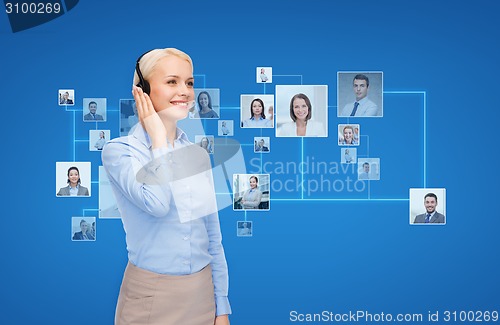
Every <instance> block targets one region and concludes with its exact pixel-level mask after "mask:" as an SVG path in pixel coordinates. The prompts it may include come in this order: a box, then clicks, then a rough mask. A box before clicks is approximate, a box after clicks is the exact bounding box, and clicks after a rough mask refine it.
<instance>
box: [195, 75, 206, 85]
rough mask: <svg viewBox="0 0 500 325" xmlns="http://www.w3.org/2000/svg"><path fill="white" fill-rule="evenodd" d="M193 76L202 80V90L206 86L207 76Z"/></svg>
mask: <svg viewBox="0 0 500 325" xmlns="http://www.w3.org/2000/svg"><path fill="white" fill-rule="evenodd" d="M194 76H195V77H201V78H203V88H206V87H207V85H206V81H207V76H206V75H204V74H195V75H194Z"/></svg>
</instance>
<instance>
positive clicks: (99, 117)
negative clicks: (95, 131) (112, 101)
mask: <svg viewBox="0 0 500 325" xmlns="http://www.w3.org/2000/svg"><path fill="white" fill-rule="evenodd" d="M83 120H84V121H104V118H103V117H102V115H99V114H95V118H94V116H92V114H90V113H87V114H85V115H84V116H83Z"/></svg>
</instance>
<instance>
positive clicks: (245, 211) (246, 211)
mask: <svg viewBox="0 0 500 325" xmlns="http://www.w3.org/2000/svg"><path fill="white" fill-rule="evenodd" d="M245 221H247V210H245Z"/></svg>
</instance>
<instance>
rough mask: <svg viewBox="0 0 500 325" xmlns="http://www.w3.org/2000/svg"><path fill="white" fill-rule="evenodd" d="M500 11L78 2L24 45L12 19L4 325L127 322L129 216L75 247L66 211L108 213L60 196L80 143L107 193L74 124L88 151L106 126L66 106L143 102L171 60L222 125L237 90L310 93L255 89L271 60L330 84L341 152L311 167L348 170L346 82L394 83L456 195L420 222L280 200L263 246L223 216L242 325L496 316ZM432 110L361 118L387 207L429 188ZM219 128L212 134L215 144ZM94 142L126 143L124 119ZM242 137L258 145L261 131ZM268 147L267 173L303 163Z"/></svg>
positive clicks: (330, 143) (323, 147)
mask: <svg viewBox="0 0 500 325" xmlns="http://www.w3.org/2000/svg"><path fill="white" fill-rule="evenodd" d="M499 9H500V5H499V4H498V2H496V1H483V0H479V1H465V2H458V1H446V2H434V1H419V2H416V1H413V2H409V1H376V2H374V1H364V0H363V1H356V2H347V1H317V0H313V1H307V2H306V1H296V0H290V1H261V0H256V1H251V2H250V1H248V2H237V1H231V2H229V1H223V2H209V1H198V0H196V1H190V2H183V1H177V2H174V1H168V2H166V1H144V4H139V3H138V2H137V1H120V2H119V4H118V3H116V2H115V3H108V2H106V1H81V2H80V3H79V4H78V6H76V7H75V8H74V9H73V10H71V11H70V12H68V13H66V14H64V15H63V16H61V17H59V18H57V19H55V20H53V21H51V22H48V23H46V24H44V25H41V26H38V27H35V28H33V29H30V30H26V31H23V32H19V33H15V34H13V33H12V32H11V30H10V26H9V23H8V19H7V16H6V14H4V13H1V14H0V43H1V44H2V46H1V48H2V58H3V60H2V61H3V63H2V64H1V65H0V75H1V78H0V80H1V81H0V84H1V94H2V99H3V100H2V114H3V117H2V119H3V130H4V131H3V139H4V141H3V144H4V146H3V147H4V153H3V154H2V158H3V159H2V161H3V168H2V170H1V175H2V177H1V179H2V182H3V184H4V190H3V191H2V192H3V195H2V196H3V198H2V203H3V204H2V205H3V210H4V213H3V222H2V235H1V236H0V244H1V247H2V248H3V252H2V258H1V260H2V268H1V269H2V271H1V276H2V294H1V295H0V297H1V298H0V305H1V306H2V308H1V309H2V312H1V313H0V323H2V324H73V325H76V324H111V323H112V321H113V318H114V310H115V304H116V299H117V295H118V290H119V285H120V282H121V279H122V275H123V270H124V267H125V265H126V262H127V257H126V249H125V240H124V232H123V228H122V225H121V222H120V221H119V220H102V219H99V220H97V227H98V229H97V241H96V242H93V243H88V242H86V243H85V242H72V241H71V239H70V229H71V217H72V216H78V215H82V212H83V209H95V208H97V206H98V195H97V193H98V191H97V190H98V186H97V185H98V184H96V183H94V184H92V193H93V196H92V197H91V198H75V199H58V198H56V197H55V195H54V191H55V190H54V188H55V185H54V180H55V162H56V161H71V160H73V150H74V149H73V148H74V146H75V155H76V159H77V161H92V172H93V174H92V180H93V181H97V175H98V173H97V166H98V165H99V164H100V157H99V154H98V153H95V152H89V151H88V143H86V142H83V143H76V144H74V142H73V114H75V117H76V123H75V126H76V131H75V134H76V138H77V139H84V138H86V137H88V130H89V128H95V125H87V124H84V123H82V122H80V121H81V112H80V111H78V112H76V113H73V112H66V111H65V110H64V108H62V107H59V106H58V105H57V91H58V89H64V88H74V89H75V90H76V105H75V106H74V108H79V109H81V100H82V98H83V97H106V98H107V99H108V109H110V110H116V109H118V101H119V99H120V98H130V83H131V79H132V73H133V69H134V64H135V60H136V58H137V57H138V56H139V55H140V54H142V53H143V52H144V51H146V50H149V49H151V48H157V47H169V46H172V47H177V48H180V49H182V50H184V51H186V52H187V53H189V54H190V55H191V56H192V58H193V61H194V63H195V74H203V75H205V76H206V80H205V82H206V87H207V88H220V89H221V92H220V93H221V106H222V113H221V115H222V116H221V117H222V118H223V119H234V120H236V121H238V120H239V112H238V111H237V110H230V109H227V110H224V107H236V106H239V98H240V94H254V93H263V92H264V89H266V92H267V93H273V92H274V85H276V84H297V83H299V80H298V78H292V77H289V78H286V77H276V78H273V86H270V85H266V86H264V85H262V84H256V83H255V68H256V67H257V66H272V67H273V73H274V74H275V75H276V74H280V75H285V74H290V75H292V74H293V75H302V76H303V83H304V84H316V85H323V84H324V85H328V92H329V105H331V106H332V107H330V110H329V132H330V138H327V139H304V155H305V156H309V157H313V156H314V157H315V159H316V160H323V161H339V160H340V155H339V147H338V145H337V143H336V141H337V140H336V137H335V130H336V125H337V124H338V123H344V122H345V119H344V120H340V119H338V118H337V117H336V114H335V112H336V107H334V105H336V102H337V100H336V86H337V85H336V83H337V81H336V78H337V71H383V72H384V90H385V91H407V90H418V91H425V92H426V94H427V187H444V188H446V190H447V209H446V212H447V224H446V225H445V226H437V227H416V226H410V225H409V224H408V213H409V202H408V201H405V200H402V201H371V202H370V201H331V202H310V201H302V202H301V201H276V202H271V211H270V212H268V213H265V212H264V213H263V212H261V213H250V212H249V213H248V214H247V219H248V220H252V221H253V228H254V236H253V237H252V238H241V237H237V236H236V221H237V220H243V219H244V218H245V214H244V213H242V212H235V211H232V209H231V208H227V209H224V210H222V211H221V212H220V218H221V228H222V232H223V236H224V246H225V249H226V255H227V260H228V264H229V268H230V301H231V304H232V308H233V315H232V316H231V322H232V324H238V325H240V324H241V325H242V324H287V323H290V322H289V317H288V315H289V312H290V311H291V310H297V311H299V312H304V313H314V312H321V311H322V310H330V311H334V312H348V311H349V310H353V311H356V310H367V311H370V312H372V313H377V312H385V313H394V314H396V313H423V314H424V315H427V312H428V311H429V310H430V311H436V310H439V311H441V312H442V311H443V310H498V309H500V295H499V292H500V280H499V278H500V277H499V276H498V275H499V273H500V267H499V247H500V239H499V238H500V236H498V232H499V226H500V222H499V217H500V214H499V212H498V209H497V208H496V205H495V204H496V203H495V202H497V200H498V198H497V196H498V183H499V181H500V178H499V175H500V173H498V166H497V165H498V163H497V162H496V161H497V159H498V153H499V146H498V141H497V137H498V135H497V134H498V132H497V123H498V122H499V118H500V113H499V110H500V107H499V101H498V98H497V97H498V95H499V91H498V89H499V88H498V75H499V73H500V66H499V64H500V63H499V62H500V60H499V58H500V51H499V45H498V44H499V39H500V23H499V20H498V12H499ZM199 86H201V83H199ZM266 87H267V88H266ZM422 107H423V100H422V96H419V95H395V94H386V95H385V96H384V118H383V119H376V120H369V121H365V120H361V119H358V120H356V121H354V122H355V123H360V124H362V130H363V133H364V134H368V135H369V137H370V156H371V157H380V159H381V164H382V169H381V175H382V179H383V180H382V181H380V182H378V183H372V184H371V193H370V194H371V197H372V198H403V199H407V198H408V193H409V188H411V187H414V188H418V187H422V186H423V174H422V169H423V162H422V152H423V141H422V137H423V130H422V125H423V118H422V113H421V112H422ZM113 114H114V115H113ZM213 122H214V123H213V125H212V123H207V128H209V130H208V133H211V134H217V133H216V125H217V122H216V121H213ZM91 124H92V123H91ZM236 125H237V123H235V127H236ZM99 128H103V129H111V135H112V137H116V136H118V114H117V112H114V113H113V112H109V114H108V122H105V123H100V124H99ZM235 134H236V135H235V138H236V139H237V140H239V141H241V142H244V143H251V142H252V141H253V137H254V136H258V135H260V134H261V133H260V131H259V130H241V129H239V128H236V129H235ZM262 135H263V136H271V141H272V144H271V146H272V152H271V153H270V154H267V155H263V159H264V161H272V162H275V161H283V160H292V161H297V162H298V161H299V159H300V156H301V150H300V148H301V140H300V139H276V138H274V135H273V132H272V131H271V130H264V131H262ZM247 150H248V151H247ZM252 151H253V148H252V147H251V146H249V147H246V148H245V155H246V157H247V159H248V160H250V159H251V158H254V157H260V156H259V155H256V154H253V152H252ZM365 152H366V148H364V147H363V146H360V148H358V155H361V154H363V153H365ZM281 177H285V176H283V175H281ZM315 177H318V175H316V176H315ZM271 195H272V197H273V198H300V197H301V193H298V192H294V193H274V194H273V193H272V194H271ZM311 197H316V198H317V197H324V198H333V197H336V198H350V197H359V198H364V197H366V193H364V194H363V193H361V194H353V195H350V194H349V193H335V192H332V193H324V192H323V193H315V194H314V195H312V196H311ZM85 214H86V215H87V216H91V215H95V214H94V213H93V211H86V212H85ZM424 319H425V316H424Z"/></svg>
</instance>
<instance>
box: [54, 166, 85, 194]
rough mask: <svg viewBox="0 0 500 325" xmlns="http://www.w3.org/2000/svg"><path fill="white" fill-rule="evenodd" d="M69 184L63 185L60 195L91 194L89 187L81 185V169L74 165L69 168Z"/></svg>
mask: <svg viewBox="0 0 500 325" xmlns="http://www.w3.org/2000/svg"><path fill="white" fill-rule="evenodd" d="M67 182H68V186H66V187H61V189H60V190H59V192H57V195H58V196H89V189H88V188H86V187H84V186H82V185H81V180H80V171H79V170H78V167H76V166H72V167H70V168H69V169H68V181H67Z"/></svg>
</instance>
